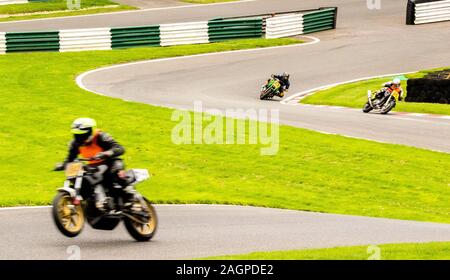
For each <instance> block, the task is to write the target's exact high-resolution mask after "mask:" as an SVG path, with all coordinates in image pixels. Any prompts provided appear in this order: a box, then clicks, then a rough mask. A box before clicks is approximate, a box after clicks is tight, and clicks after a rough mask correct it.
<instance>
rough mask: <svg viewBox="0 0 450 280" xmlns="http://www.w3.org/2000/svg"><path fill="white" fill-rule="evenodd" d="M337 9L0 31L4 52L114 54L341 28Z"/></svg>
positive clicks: (0, 50) (0, 40)
mask: <svg viewBox="0 0 450 280" xmlns="http://www.w3.org/2000/svg"><path fill="white" fill-rule="evenodd" d="M336 15H337V8H320V9H317V10H308V11H295V12H282V13H280V14H276V15H274V14H270V15H268V14H265V15H258V16H252V17H245V18H218V19H213V20H210V21H202V22H186V23H174V24H161V25H151V26H135V27H118V28H91V29H73V30H61V31H46V32H7V33H0V53H4V52H19V51H60V52H69V51H84V50H109V49H117V48H129V47H138V46H173V45H183V44H201V43H210V42H220V41H225V40H232V39H244V38H261V37H262V36H263V34H264V32H266V33H267V34H266V38H279V37H287V36H294V35H298V34H304V33H311V32H316V31H321V30H326V29H331V28H335V27H336Z"/></svg>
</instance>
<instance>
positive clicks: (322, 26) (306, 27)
mask: <svg viewBox="0 0 450 280" xmlns="http://www.w3.org/2000/svg"><path fill="white" fill-rule="evenodd" d="M336 16H337V9H336V8H326V9H320V10H318V11H313V12H308V13H305V14H303V33H304V34H306V33H312V32H317V31H323V30H328V29H334V28H336Z"/></svg>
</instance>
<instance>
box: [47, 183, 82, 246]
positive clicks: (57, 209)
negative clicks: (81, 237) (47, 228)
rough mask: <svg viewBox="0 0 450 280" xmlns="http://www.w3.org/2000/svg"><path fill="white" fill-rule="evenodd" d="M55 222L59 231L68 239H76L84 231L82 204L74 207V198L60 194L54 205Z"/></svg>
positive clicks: (54, 200) (56, 197) (66, 194)
mask: <svg viewBox="0 0 450 280" xmlns="http://www.w3.org/2000/svg"><path fill="white" fill-rule="evenodd" d="M52 206H53V207H52V216H53V221H54V222H55V224H56V227H57V228H58V229H59V231H60V232H61V233H62V234H64V235H65V236H67V237H75V236H77V235H78V234H80V232H81V231H82V230H83V227H84V223H85V219H84V212H83V207H82V206H81V204H78V205H73V204H72V197H71V196H70V195H69V194H68V193H65V192H60V193H58V194H57V195H56V196H55V198H54V199H53V203H52Z"/></svg>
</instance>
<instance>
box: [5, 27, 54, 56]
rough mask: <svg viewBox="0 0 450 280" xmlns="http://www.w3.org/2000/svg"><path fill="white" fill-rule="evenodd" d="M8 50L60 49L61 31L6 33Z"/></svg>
mask: <svg viewBox="0 0 450 280" xmlns="http://www.w3.org/2000/svg"><path fill="white" fill-rule="evenodd" d="M5 37H6V52H22V51H25V52H27V51H59V31H47V32H9V33H6V35H5Z"/></svg>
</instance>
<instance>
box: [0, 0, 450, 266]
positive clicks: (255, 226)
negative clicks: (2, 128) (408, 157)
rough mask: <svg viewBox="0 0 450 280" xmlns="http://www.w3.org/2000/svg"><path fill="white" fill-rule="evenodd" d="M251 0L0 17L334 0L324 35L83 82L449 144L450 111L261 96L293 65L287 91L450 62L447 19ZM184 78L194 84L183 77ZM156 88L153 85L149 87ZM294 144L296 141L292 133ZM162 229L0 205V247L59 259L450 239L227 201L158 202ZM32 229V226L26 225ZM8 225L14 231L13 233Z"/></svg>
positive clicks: (214, 11)
mask: <svg viewBox="0 0 450 280" xmlns="http://www.w3.org/2000/svg"><path fill="white" fill-rule="evenodd" d="M341 2H343V1H283V5H281V6H280V5H277V3H279V1H269V0H267V1H264V0H262V1H258V2H246V3H238V4H227V5H217V6H210V7H205V8H202V7H200V8H198V7H195V8H194V7H193V8H188V9H185V8H183V9H169V10H165V11H164V13H163V14H160V13H158V12H156V11H140V12H136V13H121V14H116V15H108V16H106V15H99V16H92V17H86V18H84V19H83V20H82V21H80V20H79V19H78V20H77V21H74V19H57V20H42V21H33V22H23V23H9V24H0V30H2V31H4V30H40V29H41V30H44V29H47V28H48V27H55V28H56V29H59V28H60V27H61V28H63V27H64V28H67V27H71V26H72V27H74V26H77V28H79V27H98V26H111V24H114V25H116V26H120V25H140V24H149V23H159V22H178V21H185V20H200V19H207V18H211V17H214V16H231V15H239V14H248V13H249V12H251V13H260V12H261V13H263V12H270V11H273V10H275V9H276V10H289V9H305V8H315V7H318V6H334V5H337V6H338V7H339V14H340V15H339V25H338V29H337V30H333V31H326V32H323V33H318V34H314V36H316V37H318V38H319V39H320V42H319V43H316V44H308V45H299V46H289V47H283V48H276V49H265V50H255V51H245V52H229V53H225V54H213V55H205V56H195V57H185V58H180V59H172V60H161V61H152V62H144V63H139V64H130V65H126V66H121V67H115V68H111V69H105V70H101V71H96V72H92V73H90V74H88V75H85V76H83V78H82V79H81V82H82V86H84V87H85V88H87V89H89V90H91V91H94V92H97V93H101V94H105V95H108V96H113V97H119V98H123V99H127V100H134V101H140V102H144V103H148V104H154V105H160V106H166V107H175V108H184V109H192V106H193V101H194V100H199V101H200V100H201V101H202V102H203V106H204V108H216V109H236V108H242V109H248V108H253V109H258V108H270V109H272V108H275V109H279V110H280V117H281V122H282V123H283V124H288V125H293V126H297V127H303V128H308V129H313V130H317V131H322V132H327V133H337V134H341V135H346V136H352V137H360V138H366V139H371V140H377V141H384V142H391V143H398V144H405V145H411V146H416V147H421V148H427V149H432V150H439V151H443V152H449V151H450V143H449V142H450V141H448V139H450V121H447V120H444V119H437V118H428V117H414V116H397V115H392V116H380V115H376V114H362V113H360V112H357V111H355V110H333V109H329V108H321V107H314V106H288V105H283V104H280V103H279V102H263V101H259V100H258V99H257V95H258V88H259V86H260V84H262V83H263V82H264V79H265V78H266V77H267V76H268V75H269V74H270V73H272V72H281V71H288V72H290V73H291V76H292V84H293V86H292V88H291V92H292V93H295V92H300V91H303V90H307V89H310V88H315V87H319V86H323V85H326V84H332V83H336V82H341V81H345V80H351V79H355V78H359V77H366V76H375V75H381V74H388V73H399V72H409V71H414V70H419V69H426V68H432V67H439V66H445V65H447V64H448V61H450V53H449V52H448V50H447V48H446V47H444V46H448V45H449V43H450V28H449V27H450V23H448V22H446V23H436V24H429V25H422V26H406V25H404V17H405V5H404V1H383V2H382V10H380V11H376V10H375V11H374V10H368V9H367V8H366V1H345V3H341ZM186 84H189V86H188V87H187V86H186ZM150 88H152V90H151V91H150V90H149V89H150ZM293 144H295V143H293ZM157 210H158V213H159V216H160V230H159V232H158V234H157V236H156V237H155V239H154V240H153V241H152V242H149V243H145V244H142V243H136V242H133V241H131V239H130V237H129V236H128V234H127V233H126V232H125V231H124V230H123V227H122V226H121V227H120V229H117V230H115V231H112V232H97V231H94V230H92V229H90V228H88V227H86V228H85V231H84V232H83V234H82V235H81V236H79V237H77V238H75V239H67V238H65V237H63V236H62V235H61V234H60V233H58V232H57V230H56V229H55V227H54V225H52V221H51V219H50V212H49V211H50V210H49V209H48V208H44V209H39V208H37V209H35V208H31V209H16V210H14V209H9V210H1V211H0V224H1V228H2V229H3V230H2V231H1V232H0V240H2V242H1V243H0V258H2V259H11V258H13V259H36V258H37V259H61V258H66V257H67V253H66V249H67V247H68V246H71V245H77V246H79V247H80V248H81V254H82V258H84V259H142V258H143V259H153V258H157V259H173V258H175V259H180V258H195V257H205V256H211V255H222V254H238V253H247V252H252V251H270V250H285V249H299V248H319V247H332V246H345V245H367V244H380V243H397V242H426V241H449V240H450V225H448V224H436V223H420V222H413V221H400V220H392V219H378V218H369V217H357V216H344V215H333V214H320V213H308V212H301V211H289V210H278V209H266V208H253V207H234V206H205V205H197V206H186V205H184V206H183V205H179V206H175V205H173V206H158V207H157ZM30 229H32V230H30ZM11 233H13V234H11Z"/></svg>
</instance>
